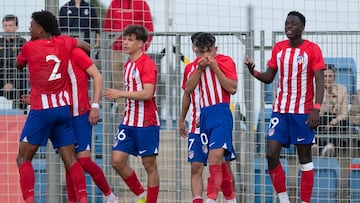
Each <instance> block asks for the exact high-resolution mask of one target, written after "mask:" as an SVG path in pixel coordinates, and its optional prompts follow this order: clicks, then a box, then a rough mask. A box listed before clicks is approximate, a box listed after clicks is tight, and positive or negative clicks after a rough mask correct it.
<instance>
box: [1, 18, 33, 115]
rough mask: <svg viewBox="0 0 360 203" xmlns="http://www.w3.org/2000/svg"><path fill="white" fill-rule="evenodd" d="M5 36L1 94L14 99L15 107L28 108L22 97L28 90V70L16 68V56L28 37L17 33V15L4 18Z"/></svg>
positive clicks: (2, 46) (2, 41) (3, 39)
mask: <svg viewBox="0 0 360 203" xmlns="http://www.w3.org/2000/svg"><path fill="white" fill-rule="evenodd" d="M2 25H3V30H4V32H5V36H3V37H1V38H0V78H1V79H0V88H1V91H0V96H4V97H6V98H7V99H11V100H14V102H13V103H14V104H13V107H14V108H21V109H26V104H23V103H21V102H20V97H21V95H23V94H26V92H27V79H26V78H27V77H26V70H25V69H23V70H18V69H17V68H16V56H17V55H18V53H19V52H20V50H21V47H22V46H23V45H24V44H25V42H26V39H25V38H23V37H20V36H18V35H16V31H17V29H18V26H19V22H18V18H17V17H16V16H15V15H11V14H10V15H6V16H4V17H3V19H2Z"/></svg>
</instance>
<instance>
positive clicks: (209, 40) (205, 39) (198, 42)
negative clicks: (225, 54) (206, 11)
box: [194, 32, 216, 50]
mask: <svg viewBox="0 0 360 203" xmlns="http://www.w3.org/2000/svg"><path fill="white" fill-rule="evenodd" d="M215 42H216V39H215V37H214V35H212V34H211V33H208V32H203V33H200V34H199V35H198V36H197V37H196V39H195V41H194V45H195V47H197V48H198V49H199V50H208V49H209V48H211V47H213V46H214V45H215Z"/></svg>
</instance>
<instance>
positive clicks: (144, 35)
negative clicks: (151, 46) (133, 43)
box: [123, 25, 149, 43]
mask: <svg viewBox="0 0 360 203" xmlns="http://www.w3.org/2000/svg"><path fill="white" fill-rule="evenodd" d="M123 35H124V36H131V35H135V37H136V39H138V40H141V41H143V42H144V43H145V42H146V40H147V39H148V36H149V34H148V32H147V31H146V29H145V28H144V27H143V26H140V25H130V26H128V27H126V28H125V30H124V33H123Z"/></svg>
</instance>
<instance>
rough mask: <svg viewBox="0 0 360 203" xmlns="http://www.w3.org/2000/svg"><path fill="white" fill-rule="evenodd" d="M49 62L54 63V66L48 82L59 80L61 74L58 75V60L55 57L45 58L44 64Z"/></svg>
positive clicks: (48, 56)
mask: <svg viewBox="0 0 360 203" xmlns="http://www.w3.org/2000/svg"><path fill="white" fill-rule="evenodd" d="M49 61H55V65H54V68H53V70H52V72H51V75H50V77H49V81H52V80H57V79H60V78H61V73H58V71H59V67H60V60H59V58H58V57H57V56H55V55H47V56H46V62H49Z"/></svg>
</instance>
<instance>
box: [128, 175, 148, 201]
mask: <svg viewBox="0 0 360 203" xmlns="http://www.w3.org/2000/svg"><path fill="white" fill-rule="evenodd" d="M124 181H125V183H126V185H127V186H128V187H129V188H130V190H131V191H132V192H133V193H134V194H135V195H136V196H139V195H141V194H142V193H144V192H145V190H144V188H143V187H142V185H141V183H140V181H139V179H138V178H137V176H136V173H135V171H133V173H132V174H131V175H130V176H129V177H128V178H126V179H124Z"/></svg>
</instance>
